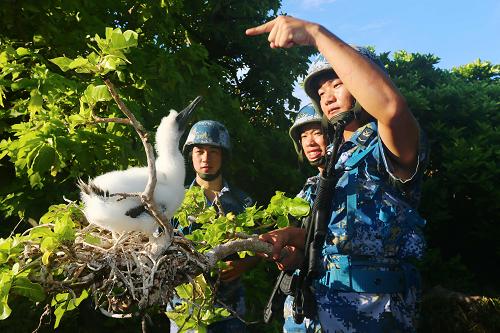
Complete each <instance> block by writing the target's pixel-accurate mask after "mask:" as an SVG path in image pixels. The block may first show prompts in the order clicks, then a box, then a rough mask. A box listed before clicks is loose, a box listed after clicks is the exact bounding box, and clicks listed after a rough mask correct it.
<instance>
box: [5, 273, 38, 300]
mask: <svg viewBox="0 0 500 333" xmlns="http://www.w3.org/2000/svg"><path fill="white" fill-rule="evenodd" d="M11 291H12V292H13V293H15V294H18V295H21V296H24V297H27V298H29V299H31V300H32V301H34V302H42V301H43V300H44V299H45V292H44V290H43V288H42V286H41V285H39V284H38V283H33V282H31V281H30V280H29V279H28V278H27V277H23V276H20V277H15V278H14V281H13V283H12V287H11Z"/></svg>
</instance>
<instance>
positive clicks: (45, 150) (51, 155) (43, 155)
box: [31, 144, 56, 173]
mask: <svg viewBox="0 0 500 333" xmlns="http://www.w3.org/2000/svg"><path fill="white" fill-rule="evenodd" d="M55 159H56V152H55V150H54V148H53V147H51V146H49V145H46V144H44V145H42V146H41V147H40V149H39V150H38V153H37V154H36V156H35V158H34V159H33V164H32V165H31V169H33V171H34V172H39V173H43V172H47V171H50V168H51V167H52V166H53V165H54V164H55Z"/></svg>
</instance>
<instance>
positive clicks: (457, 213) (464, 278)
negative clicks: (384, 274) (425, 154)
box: [385, 51, 500, 295]
mask: <svg viewBox="0 0 500 333" xmlns="http://www.w3.org/2000/svg"><path fill="white" fill-rule="evenodd" d="M385 56H387V55H385ZM438 62H439V58H438V57H436V56H434V55H431V54H427V55H422V54H408V53H406V52H404V51H400V52H396V53H395V54H394V59H393V60H389V59H388V58H386V63H387V67H388V71H389V73H390V75H391V76H392V77H393V78H395V81H396V84H397V85H398V87H399V88H400V90H401V91H402V93H403V95H404V96H405V97H406V98H407V100H408V103H409V105H410V107H411V109H412V111H413V113H414V114H415V115H416V116H417V118H418V119H419V122H420V125H421V127H422V128H423V130H424V131H425V132H426V134H427V137H428V139H429V145H430V148H431V156H430V161H429V165H428V168H427V172H426V177H425V181H424V187H423V194H422V203H421V208H420V211H421V212H422V215H424V217H425V218H426V219H427V220H428V224H427V226H426V234H427V240H428V243H429V248H430V250H429V254H428V256H427V260H426V261H425V262H424V265H422V269H423V270H424V273H425V274H424V277H425V278H426V280H427V285H428V286H429V287H432V286H434V285H436V284H442V285H445V286H447V287H448V288H452V289H458V290H462V291H469V292H477V293H486V294H490V295H492V294H496V293H498V291H499V290H498V283H497V281H498V280H499V279H500V270H499V268H498V266H497V265H495V264H488V262H490V260H491V263H493V262H497V261H498V260H499V259H500V257H499V255H500V246H499V243H498V241H497V240H498V239H499V238H500V227H499V225H498V223H497V220H498V216H500V205H499V204H498V202H499V199H500V189H499V188H498V186H497V184H498V182H499V179H500V171H499V170H500V168H499V154H500V132H499V128H498V126H499V120H500V118H499V117H500V112H499V111H500V104H499V101H500V84H499V82H500V65H494V64H491V63H490V62H488V61H480V60H477V61H476V62H473V63H471V64H467V65H463V66H460V67H457V68H453V69H452V70H450V71H447V70H442V69H439V68H437V67H436V64H437V63H438ZM486 258H491V259H486Z"/></svg>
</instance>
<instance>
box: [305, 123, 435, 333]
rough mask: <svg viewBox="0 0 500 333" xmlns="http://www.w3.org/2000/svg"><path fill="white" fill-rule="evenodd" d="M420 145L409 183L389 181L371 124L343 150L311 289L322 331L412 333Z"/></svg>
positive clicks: (423, 156) (420, 243) (423, 155)
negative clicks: (317, 274)
mask: <svg viewBox="0 0 500 333" xmlns="http://www.w3.org/2000/svg"><path fill="white" fill-rule="evenodd" d="M422 138H423V135H421V138H420V146H419V152H418V165H417V169H416V172H415V174H414V175H413V176H412V177H411V179H410V180H408V181H402V180H400V179H398V178H397V177H396V176H394V175H393V174H392V168H391V165H390V162H389V161H388V160H387V158H386V155H385V153H384V148H383V144H382V142H381V140H380V137H379V136H378V133H377V128H376V123H375V122H372V123H369V124H367V125H366V126H364V127H362V128H359V129H358V130H357V131H356V132H355V133H354V134H353V136H352V138H351V139H350V140H349V141H347V142H345V143H344V144H342V145H341V147H340V150H339V159H338V161H337V164H336V169H337V170H338V171H340V172H341V173H342V174H341V177H340V179H339V181H338V183H337V185H336V188H335V191H334V196H333V199H332V213H331V216H330V221H329V224H328V234H327V237H326V240H325V244H324V247H323V251H322V262H323V267H322V268H323V272H322V274H321V277H320V279H318V280H317V281H316V282H315V298H316V302H317V310H318V317H319V320H320V322H321V326H322V327H323V331H324V332H354V331H357V332H388V331H391V332H395V331H401V332H413V331H415V324H416V323H415V319H416V318H415V314H416V311H415V310H416V303H417V300H418V297H419V291H420V287H419V275H418V272H417V271H416V269H415V268H414V267H413V266H412V265H410V264H409V263H408V260H409V259H412V258H413V259H415V258H416V259H419V258H421V257H422V255H423V252H424V248H425V242H424V238H423V234H422V230H421V228H422V227H423V225H424V224H425V221H424V220H423V219H422V218H420V217H419V215H418V214H417V213H416V211H415V207H416V206H417V204H418V201H419V199H420V185H421V176H422V172H423V167H424V165H425V162H426V160H427V147H426V144H425V142H424V140H423V139H422ZM361 141H363V142H364V143H365V145H364V146H360V145H359V142H361ZM363 152H365V153H366V155H364V156H363V157H362V158H358V157H357V156H361V155H362V153H363ZM357 159H359V160H357ZM356 160H357V161H356ZM355 162H357V164H356V166H357V167H354V168H352V165H353V163H355ZM348 262H350V266H349V264H347V263H348ZM346 267H349V268H347V269H346ZM380 272H384V273H380ZM346 274H347V275H346ZM373 274H374V275H373ZM377 274H381V275H380V278H378V277H377ZM346 277H347V278H346ZM371 277H375V278H374V279H372V280H371ZM396 277H399V278H396ZM370 283H372V284H373V285H370ZM398 284H402V285H398ZM377 288H378V289H379V290H380V292H368V291H370V290H371V291H373V290H377Z"/></svg>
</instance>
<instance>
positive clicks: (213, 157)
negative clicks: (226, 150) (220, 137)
mask: <svg viewBox="0 0 500 333" xmlns="http://www.w3.org/2000/svg"><path fill="white" fill-rule="evenodd" d="M192 156H193V157H192V160H193V168H194V170H195V171H196V173H204V174H209V175H212V174H215V173H216V172H217V171H219V169H220V168H221V166H222V150H221V148H219V147H213V146H209V145H198V146H194V147H193V153H192Z"/></svg>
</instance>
